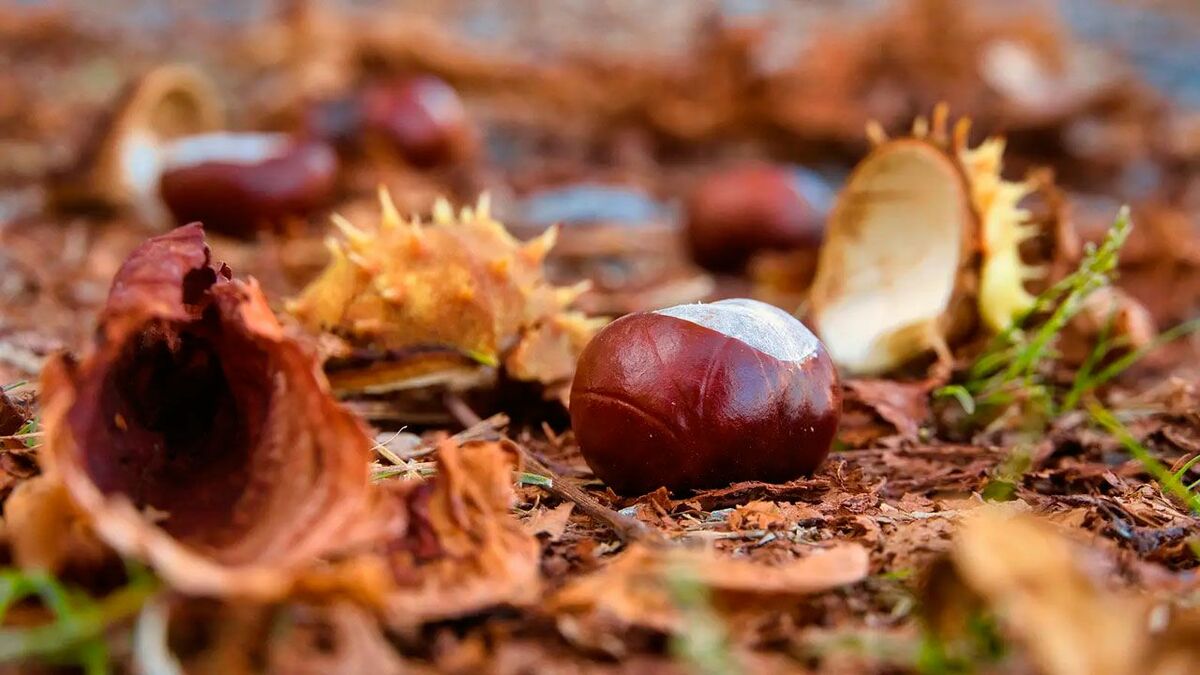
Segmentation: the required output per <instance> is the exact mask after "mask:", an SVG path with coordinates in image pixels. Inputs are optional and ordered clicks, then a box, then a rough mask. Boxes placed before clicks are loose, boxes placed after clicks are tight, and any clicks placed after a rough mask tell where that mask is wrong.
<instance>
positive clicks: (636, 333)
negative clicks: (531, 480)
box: [570, 299, 842, 495]
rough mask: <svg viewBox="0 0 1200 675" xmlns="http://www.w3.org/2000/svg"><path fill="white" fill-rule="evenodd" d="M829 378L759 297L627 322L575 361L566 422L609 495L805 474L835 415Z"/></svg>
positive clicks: (832, 377)
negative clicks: (569, 421)
mask: <svg viewBox="0 0 1200 675" xmlns="http://www.w3.org/2000/svg"><path fill="white" fill-rule="evenodd" d="M841 401H842V395H841V388H840V385H839V383H838V376H837V371H836V369H835V368H834V365H833V362H832V360H831V359H830V358H829V355H828V354H826V352H825V347H824V345H822V344H821V342H820V341H819V340H818V339H817V338H816V336H814V335H813V334H812V333H811V332H810V331H809V330H808V329H807V328H806V327H805V326H804V324H802V323H800V321H798V320H797V319H796V318H794V317H793V316H791V315H790V314H788V313H787V312H784V311H783V310H781V309H778V308H776V307H772V306H771V305H768V304H766V303H763V302H759V301H757V300H747V299H736V300H722V301H720V302H714V303H711V304H693V305H677V306H675V307H670V308H667V309H660V310H658V311H655V312H647V313H639V314H630V315H627V316H625V317H622V318H620V319H618V320H616V321H614V322H613V323H611V324H609V325H608V326H606V327H605V328H604V329H602V330H601V331H600V332H599V333H598V334H597V335H596V337H595V338H593V339H592V341H591V342H590V343H589V344H588V346H587V347H586V348H585V349H584V351H583V353H582V355H581V356H580V358H579V364H578V367H577V370H576V373H575V380H574V383H573V384H572V389H571V402H570V408H571V424H572V427H573V428H574V431H575V436H576V438H577V439H578V441H579V447H580V450H581V451H582V452H583V456H584V459H586V460H587V463H588V465H589V466H590V467H592V471H594V472H595V474H596V475H597V476H598V477H599V478H601V479H602V480H603V481H604V482H605V483H606V484H607V485H608V486H609V487H611V488H612V489H613V490H615V491H617V492H619V493H621V494H626V495H632V494H641V493H645V492H649V491H651V490H654V489H657V488H658V487H660V486H665V487H667V488H668V489H670V490H673V491H679V490H688V489H694V488H707V487H717V486H723V485H727V484H729V483H733V482H736V481H746V480H759V481H770V482H780V481H786V480H789V479H792V478H796V477H797V476H801V475H804V474H809V473H811V472H812V471H813V470H815V469H816V468H817V466H818V465H820V463H821V462H822V460H824V459H825V456H826V455H827V454H828V453H829V448H830V444H831V443H832V442H833V437H834V433H835V431H836V430H837V425H838V419H839V417H840V415H841Z"/></svg>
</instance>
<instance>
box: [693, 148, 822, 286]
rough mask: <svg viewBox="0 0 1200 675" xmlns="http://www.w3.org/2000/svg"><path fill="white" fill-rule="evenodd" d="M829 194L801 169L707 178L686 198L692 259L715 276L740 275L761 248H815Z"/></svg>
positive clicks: (757, 168)
mask: <svg viewBox="0 0 1200 675" xmlns="http://www.w3.org/2000/svg"><path fill="white" fill-rule="evenodd" d="M832 201H833V194H832V191H831V190H830V189H829V188H828V186H826V185H825V184H824V182H823V181H822V179H821V178H820V177H818V176H817V175H816V174H814V173H812V172H811V171H808V170H806V169H802V168H799V167H788V166H776V165H771V164H763V163H749V164H743V165H739V166H735V167H732V168H729V169H725V170H723V171H718V172H716V173H713V174H710V175H708V176H707V177H705V178H704V179H702V180H701V181H700V183H699V184H698V185H697V186H696V187H695V189H693V190H692V191H691V193H690V194H689V196H688V198H687V200H686V207H685V208H686V216H685V219H686V228H685V235H686V239H687V244H688V248H689V249H690V250H691V253H692V257H693V258H694V259H695V260H696V262H697V263H699V264H700V265H702V266H704V267H706V268H708V269H710V270H713V271H717V272H740V271H741V270H742V269H743V268H744V267H745V265H746V263H747V261H748V260H749V259H750V257H751V256H752V255H753V254H754V253H756V252H758V251H763V250H795V249H811V250H814V251H815V250H816V249H817V248H818V247H820V245H821V240H822V239H823V237H824V225H825V216H826V213H827V212H828V210H829V207H830V204H831V203H832Z"/></svg>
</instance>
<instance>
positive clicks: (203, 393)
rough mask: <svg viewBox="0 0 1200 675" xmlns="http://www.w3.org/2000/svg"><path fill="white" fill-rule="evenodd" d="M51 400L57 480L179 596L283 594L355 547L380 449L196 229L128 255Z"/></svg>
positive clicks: (50, 454) (48, 448) (50, 369)
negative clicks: (295, 577)
mask: <svg viewBox="0 0 1200 675" xmlns="http://www.w3.org/2000/svg"><path fill="white" fill-rule="evenodd" d="M42 392H43V396H44V398H43V406H44V407H43V424H44V427H45V433H46V437H45V448H44V452H43V461H44V463H45V465H46V468H47V472H48V473H51V474H53V476H54V477H55V479H57V480H60V481H62V483H63V485H64V487H65V488H66V491H67V493H68V494H69V495H70V497H71V499H72V500H73V501H74V502H75V504H76V505H77V506H78V507H79V508H80V510H81V511H83V513H84V514H86V516H87V518H88V520H89V522H90V524H91V526H92V527H93V528H94V529H95V531H96V533H97V534H98V535H99V536H100V538H101V539H103V540H104V541H105V542H106V543H108V544H109V545H110V546H112V547H113V548H114V549H116V550H117V551H118V552H120V553H121V554H123V555H126V556H130V557H133V558H137V559H141V560H145V561H147V562H149V563H150V564H151V565H152V566H153V567H154V568H155V570H156V571H157V572H158V573H159V575H161V576H162V577H163V578H164V579H165V580H166V581H167V582H168V583H170V584H171V585H172V586H174V587H175V588H177V589H180V590H183V591H186V592H190V593H197V594H215V595H230V594H248V595H273V594H276V593H280V592H282V591H284V590H285V589H286V588H287V585H288V584H289V582H290V579H291V577H292V574H293V572H295V571H296V570H297V569H298V568H300V567H302V566H304V565H306V564H308V563H309V562H311V561H312V560H313V559H314V558H316V557H317V556H320V555H322V554H324V553H326V552H329V551H331V550H333V549H335V548H337V547H340V546H343V545H346V544H347V543H348V542H349V541H351V540H353V539H354V536H355V535H354V528H352V527H351V525H352V524H354V523H355V521H356V519H357V518H358V517H359V516H360V514H361V512H362V511H363V509H364V506H365V504H366V495H367V491H368V474H367V472H368V461H369V457H370V452H371V441H370V439H369V437H368V436H367V435H366V433H365V430H364V429H363V427H362V425H361V424H360V422H359V421H358V420H356V419H355V418H354V417H353V416H352V415H350V413H348V412H347V411H346V410H344V409H342V408H341V407H340V406H339V405H338V404H337V403H336V402H335V401H334V400H333V399H332V398H331V397H330V395H329V392H328V387H327V384H326V382H325V380H324V377H323V376H322V375H321V373H320V370H319V369H318V368H317V366H316V363H315V362H314V360H313V358H312V357H311V356H310V355H309V354H307V353H306V352H305V351H304V350H303V349H302V348H301V345H300V344H299V343H297V342H295V341H294V340H292V339H290V338H288V337H286V336H285V335H284V333H283V331H282V328H281V327H280V325H279V323H278V322H277V321H276V319H275V317H274V315H273V314H272V313H271V310H270V308H269V307H268V306H267V302H266V300H265V298H264V297H263V295H262V292H261V291H260V290H259V287H258V284H257V283H256V282H255V281H254V280H249V281H239V280H234V279H232V273H231V272H230V270H229V268H228V267H226V266H224V265H222V266H220V267H217V266H214V265H212V264H211V263H210V261H209V251H208V248H207V247H206V246H205V244H204V231H203V229H202V227H201V226H200V225H199V224H198V223H197V224H193V225H189V226H186V227H181V228H179V229H177V230H174V231H172V232H170V233H168V234H165V235H162V236H160V237H156V238H154V239H151V240H149V241H147V242H146V243H144V244H143V245H142V246H141V247H139V248H138V249H137V250H135V251H134V252H133V253H132V254H131V255H130V256H129V258H128V259H127V260H126V261H125V263H124V264H123V265H122V267H121V269H120V270H119V271H118V272H117V274H116V277H115V278H114V280H113V285H112V289H111V291H110V293H109V297H108V302H107V304H106V306H105V308H104V310H103V311H102V313H101V316H100V329H99V331H98V335H97V338H96V341H95V344H94V345H93V346H92V348H91V349H90V351H89V352H88V353H87V354H85V355H84V357H83V359H82V360H81V361H79V362H75V361H73V360H70V359H68V358H58V359H56V360H54V361H52V362H51V363H50V364H49V365H48V366H47V368H46V370H45V372H44V373H43V378H42Z"/></svg>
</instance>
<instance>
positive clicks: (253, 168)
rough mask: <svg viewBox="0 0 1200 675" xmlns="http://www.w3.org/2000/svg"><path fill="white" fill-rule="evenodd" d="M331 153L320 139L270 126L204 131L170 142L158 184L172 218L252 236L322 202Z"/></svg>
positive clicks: (330, 178)
mask: <svg viewBox="0 0 1200 675" xmlns="http://www.w3.org/2000/svg"><path fill="white" fill-rule="evenodd" d="M336 182H337V155H336V153H334V151H333V148H331V147H329V146H328V145H326V144H325V143H322V142H319V141H293V140H290V139H287V138H286V137H282V136H276V135H273V134H224V133H222V134H204V135H199V136H192V137H189V138H186V139H184V140H182V141H178V142H176V143H175V144H174V145H173V146H172V147H171V149H170V151H169V153H168V155H167V162H166V166H165V167H164V170H163V174H162V179H161V181H160V183H159V189H160V192H161V194H162V198H163V201H164V202H165V203H166V205H167V208H168V209H169V210H170V211H171V215H172V216H174V218H175V222H177V223H181V224H182V223H188V222H193V221H200V222H202V223H204V224H205V226H207V227H208V228H209V229H212V230H214V231H220V232H225V233H227V234H233V235H239V236H251V235H253V234H254V233H255V232H256V231H258V230H261V229H270V228H271V227H272V226H273V225H277V224H278V223H280V222H281V221H283V220H284V219H286V218H288V217H295V216H303V215H304V214H306V213H310V212H312V211H315V210H317V209H319V208H321V207H322V206H324V205H325V204H326V203H328V201H329V200H330V198H331V197H332V196H333V192H334V189H335V187H336Z"/></svg>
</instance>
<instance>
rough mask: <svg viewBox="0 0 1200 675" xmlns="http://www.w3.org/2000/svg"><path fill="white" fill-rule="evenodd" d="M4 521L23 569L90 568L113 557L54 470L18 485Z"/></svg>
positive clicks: (6, 506) (59, 571)
mask: <svg viewBox="0 0 1200 675" xmlns="http://www.w3.org/2000/svg"><path fill="white" fill-rule="evenodd" d="M4 524H5V534H6V535H7V538H8V545H9V546H10V547H11V550H12V557H13V562H14V563H16V565H17V567H20V568H21V569H24V570H34V569H36V570H44V571H47V572H50V573H52V574H62V573H64V572H67V571H81V572H90V571H93V570H96V569H98V568H100V567H102V566H104V565H105V564H106V563H109V562H112V553H111V551H109V549H108V548H107V547H105V546H104V544H103V543H101V542H100V541H99V540H98V539H96V535H95V533H94V532H93V531H92V529H91V528H90V527H88V525H87V522H86V521H85V519H84V518H83V514H81V513H80V512H79V509H78V508H76V506H75V504H74V503H72V502H71V499H70V497H69V496H68V495H67V491H66V490H65V489H64V488H63V485H62V483H60V482H58V481H57V480H54V479H53V478H51V477H49V476H45V475H42V476H36V477H34V478H31V479H29V480H26V481H24V482H23V483H20V484H19V485H17V487H16V488H14V489H13V492H12V495H11V496H9V498H8V501H6V502H5V503H4Z"/></svg>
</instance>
